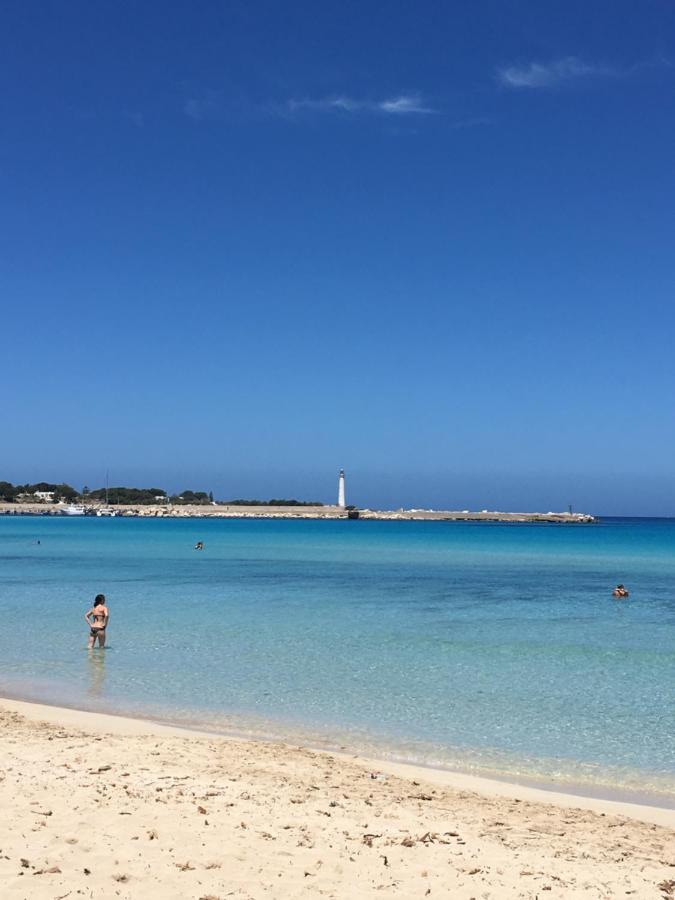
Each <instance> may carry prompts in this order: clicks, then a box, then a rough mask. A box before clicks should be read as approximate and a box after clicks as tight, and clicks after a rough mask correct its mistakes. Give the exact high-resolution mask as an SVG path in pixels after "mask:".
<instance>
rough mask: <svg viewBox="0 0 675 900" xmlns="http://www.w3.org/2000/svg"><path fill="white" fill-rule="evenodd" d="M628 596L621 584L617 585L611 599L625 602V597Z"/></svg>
mask: <svg viewBox="0 0 675 900" xmlns="http://www.w3.org/2000/svg"><path fill="white" fill-rule="evenodd" d="M629 596H630V594H629V593H628V591H627V590H626V588H625V587H624V586H623V585H622V584H617V586H616V587H615V588H614V590H613V591H612V597H615V598H616V599H617V600H625V599H626V597H629Z"/></svg>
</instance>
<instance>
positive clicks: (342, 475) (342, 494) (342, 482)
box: [337, 469, 345, 509]
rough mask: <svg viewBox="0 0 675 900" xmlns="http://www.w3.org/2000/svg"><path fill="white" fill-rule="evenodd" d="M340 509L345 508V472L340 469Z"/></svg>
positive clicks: (338, 503)
mask: <svg viewBox="0 0 675 900" xmlns="http://www.w3.org/2000/svg"><path fill="white" fill-rule="evenodd" d="M337 505H338V506H339V507H340V509H344V508H345V470H344V469H340V477H339V478H338V502H337Z"/></svg>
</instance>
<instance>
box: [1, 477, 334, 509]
mask: <svg viewBox="0 0 675 900" xmlns="http://www.w3.org/2000/svg"><path fill="white" fill-rule="evenodd" d="M38 491H40V492H45V493H47V492H50V491H51V492H53V498H52V501H51V502H53V503H57V502H58V501H60V500H65V501H66V502H68V503H72V502H73V501H76V500H85V501H96V502H97V503H105V502H106V501H107V502H108V503H109V504H110V505H112V506H118V505H120V506H121V505H133V506H152V505H153V504H156V503H171V504H175V505H177V506H180V505H181V504H190V505H192V506H194V505H196V506H207V505H209V504H211V503H213V502H214V500H213V492H212V491H209V492H208V493H207V492H206V491H183V492H182V493H180V494H172V495H171V496H169V495H168V494H167V492H166V491H165V490H164V489H163V488H157V487H150V488H134V487H109V488H96V490H93V491H92V490H90V489H89V488H88V487H87V486H86V485H85V486H84V487H83V488H82V492H81V493H78V491H76V490H75V488H73V487H71V486H70V485H69V484H49V483H48V482H46V481H40V482H38V483H37V484H16V485H14V484H11V482H9V481H0V502H5V503H22V502H23V503H30V502H36V501H37V502H40V500H41V498H38V497H35V494H36V492H38ZM42 502H50V501H49V500H42ZM218 504H219V505H222V506H323V503H320V502H319V501H318V500H279V499H273V500H226V501H218Z"/></svg>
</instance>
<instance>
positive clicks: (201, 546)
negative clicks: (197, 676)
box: [195, 541, 204, 550]
mask: <svg viewBox="0 0 675 900" xmlns="http://www.w3.org/2000/svg"><path fill="white" fill-rule="evenodd" d="M203 549H204V541H197V543H196V544H195V550H203Z"/></svg>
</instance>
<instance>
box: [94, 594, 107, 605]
mask: <svg viewBox="0 0 675 900" xmlns="http://www.w3.org/2000/svg"><path fill="white" fill-rule="evenodd" d="M94 603H95V604H96V606H100V605H102V604H104V603H105V594H97V595H96V598H95V600H94Z"/></svg>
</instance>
